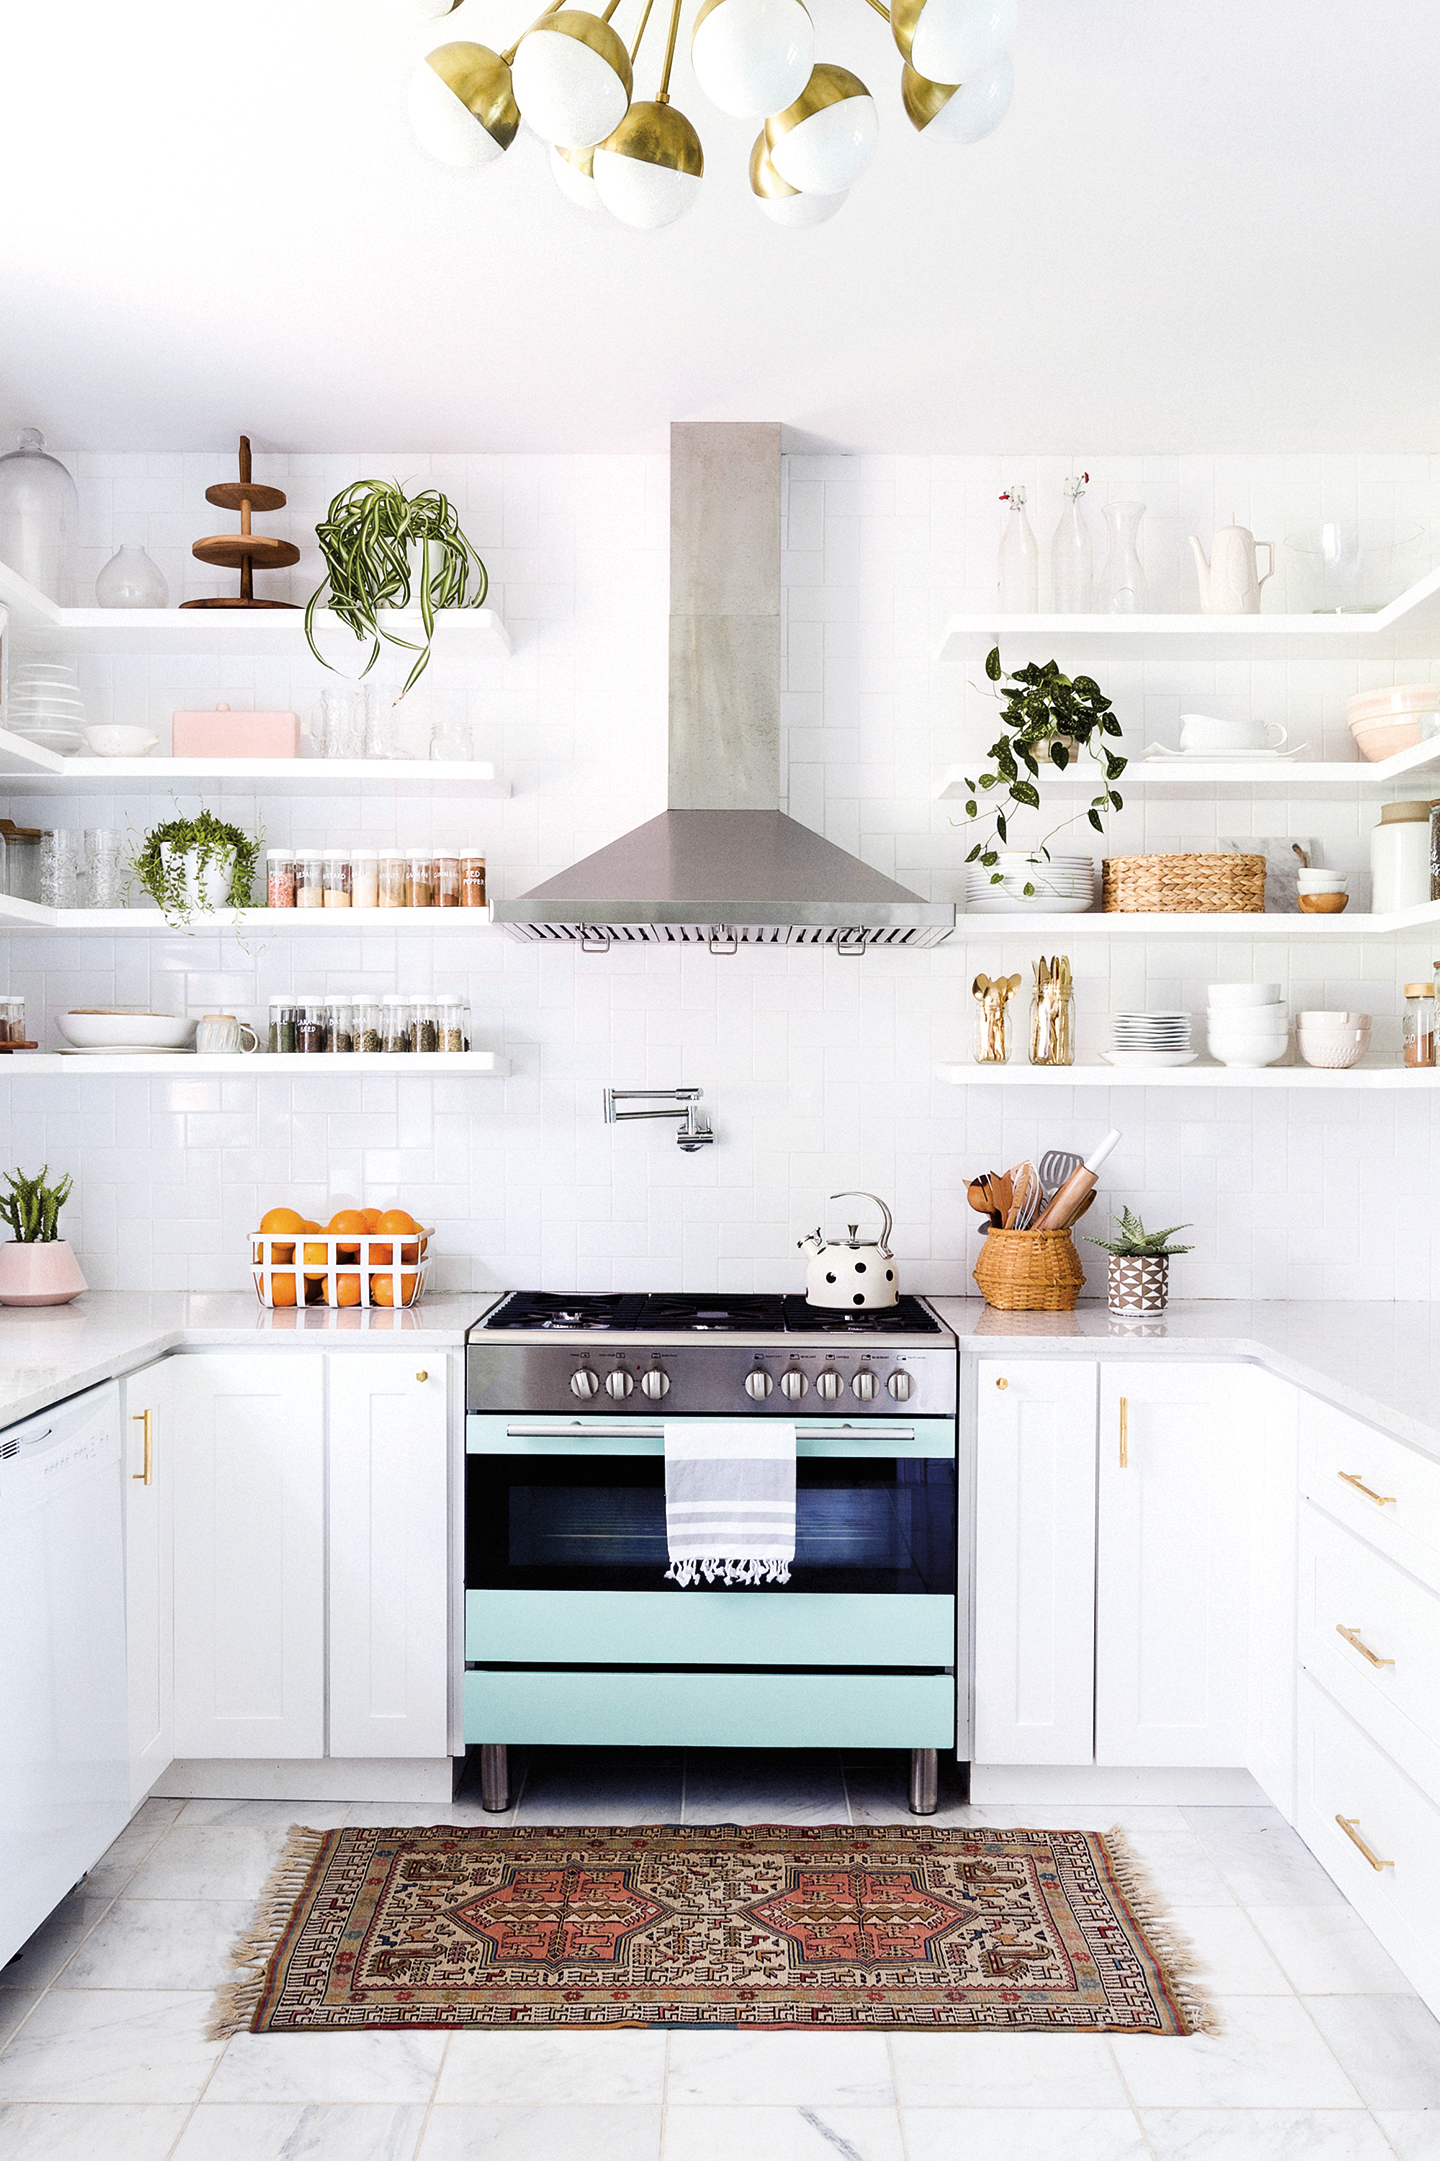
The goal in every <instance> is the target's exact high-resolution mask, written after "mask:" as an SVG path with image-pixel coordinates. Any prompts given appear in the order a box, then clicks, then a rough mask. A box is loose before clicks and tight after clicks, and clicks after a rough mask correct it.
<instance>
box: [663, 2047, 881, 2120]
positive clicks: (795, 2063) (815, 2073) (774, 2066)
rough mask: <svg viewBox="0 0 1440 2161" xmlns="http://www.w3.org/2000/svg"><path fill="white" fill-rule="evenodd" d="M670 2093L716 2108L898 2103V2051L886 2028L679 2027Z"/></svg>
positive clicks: (674, 2099) (673, 2099) (672, 2098)
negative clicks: (893, 2072) (893, 2053)
mask: <svg viewBox="0 0 1440 2161" xmlns="http://www.w3.org/2000/svg"><path fill="white" fill-rule="evenodd" d="M665 2092H666V2099H667V2101H668V2102H669V2103H670V2105H671V2106H672V2107H673V2106H674V2105H675V2104H676V2103H677V2102H684V2103H690V2102H694V2103H702V2102H708V2103H710V2104H711V2105H712V2106H714V2105H719V2104H723V2103H726V2102H735V2101H745V2102H752V2103H755V2104H756V2105H760V2104H765V2105H771V2104H774V2105H780V2106H783V2105H786V2104H793V2105H794V2106H797V2107H799V2106H801V2105H803V2104H810V2103H813V2104H814V2105H815V2106H816V2107H822V2108H828V2107H831V2106H839V2105H841V2104H843V2105H845V2106H847V2107H850V2108H891V2107H893V2106H894V2102H895V2089H894V2086H893V2084H892V2082H891V2076H890V2055H889V2050H888V2049H887V2047H886V2045H885V2036H884V2035H883V2034H879V2033H684V2032H682V2033H673V2034H672V2035H671V2036H670V2071H669V2078H668V2080H667V2083H666V2089H665Z"/></svg>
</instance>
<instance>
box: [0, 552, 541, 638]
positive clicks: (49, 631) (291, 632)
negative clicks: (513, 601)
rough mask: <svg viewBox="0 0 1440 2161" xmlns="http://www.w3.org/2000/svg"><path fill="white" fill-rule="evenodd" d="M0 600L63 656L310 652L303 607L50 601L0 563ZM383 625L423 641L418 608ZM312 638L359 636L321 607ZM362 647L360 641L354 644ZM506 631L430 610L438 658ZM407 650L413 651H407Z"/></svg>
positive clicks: (20, 633) (25, 630)
mask: <svg viewBox="0 0 1440 2161" xmlns="http://www.w3.org/2000/svg"><path fill="white" fill-rule="evenodd" d="M0 606H4V607H7V608H8V609H9V610H10V628H11V631H12V633H13V635H14V638H15V643H16V645H17V646H20V647H22V648H23V649H24V651H25V652H27V653H41V654H44V653H50V654H55V655H57V656H58V657H60V658H62V659H68V658H69V657H70V656H71V655H72V654H76V653H175V654H185V653H218V654H222V655H235V654H249V655H254V656H255V657H257V658H259V657H265V658H278V657H285V656H287V655H288V656H289V657H290V658H292V659H295V660H302V659H306V658H313V656H312V655H311V653H310V648H309V646H308V645H307V644H306V642H305V610H304V609H303V608H57V607H56V605H55V603H54V601H53V600H50V599H47V597H46V595H45V594H44V593H42V592H40V591H38V590H37V588H36V587H35V586H33V585H28V584H27V583H26V581H25V580H24V579H23V578H21V577H19V576H17V574H16V573H15V572H14V571H13V570H11V569H10V567H9V565H8V564H5V563H0ZM382 620H383V621H384V624H385V627H386V629H387V630H390V631H392V632H393V633H394V635H395V636H396V637H399V638H406V639H409V640H410V641H411V642H412V643H423V640H424V626H423V625H422V623H421V621H420V610H419V609H418V608H394V609H385V610H383V611H382ZM315 638H316V643H317V644H318V645H320V646H321V648H322V649H323V650H324V651H326V652H327V653H328V652H329V651H331V649H332V648H333V650H334V651H335V652H336V653H337V654H346V655H353V654H354V652H355V650H356V647H357V643H359V641H357V640H356V638H355V637H354V636H353V635H352V633H351V632H350V631H349V630H348V629H347V628H346V626H345V625H344V624H343V623H342V622H341V621H340V619H339V617H338V616H336V615H334V614H332V613H331V611H330V609H328V608H317V609H316V611H315ZM365 649H366V648H365V646H364V645H363V644H361V645H360V650H362V651H364V650H365ZM509 651H510V633H509V631H508V630H507V629H506V628H505V624H504V621H503V619H502V617H501V616H499V615H498V614H497V613H496V611H495V609H494V608H442V609H439V610H437V612H436V616H435V641H434V652H435V657H436V659H437V660H440V659H455V658H463V659H475V658H478V657H480V656H482V655H483V656H485V657H486V658H490V659H504V657H505V656H506V654H508V653H509ZM412 657H413V656H412Z"/></svg>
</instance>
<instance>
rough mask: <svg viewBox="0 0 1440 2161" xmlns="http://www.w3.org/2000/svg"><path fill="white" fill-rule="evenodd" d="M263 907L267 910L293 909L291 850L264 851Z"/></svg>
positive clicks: (293, 853) (292, 856)
mask: <svg viewBox="0 0 1440 2161" xmlns="http://www.w3.org/2000/svg"><path fill="white" fill-rule="evenodd" d="M265 905H266V906H267V908H293V907H294V905H295V851H294V849H293V848H267V849H266V850H265Z"/></svg>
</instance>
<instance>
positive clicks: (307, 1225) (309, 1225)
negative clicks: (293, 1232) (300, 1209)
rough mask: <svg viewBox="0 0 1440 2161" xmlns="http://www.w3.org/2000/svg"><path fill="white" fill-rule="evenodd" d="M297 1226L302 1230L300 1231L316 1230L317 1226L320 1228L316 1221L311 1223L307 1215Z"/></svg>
mask: <svg viewBox="0 0 1440 2161" xmlns="http://www.w3.org/2000/svg"><path fill="white" fill-rule="evenodd" d="M298 1228H299V1229H300V1230H302V1231H318V1230H319V1228H320V1225H319V1224H318V1223H312V1222H311V1221H310V1218H309V1217H308V1216H307V1217H306V1218H305V1221H304V1222H303V1223H301V1224H300V1225H299V1226H298Z"/></svg>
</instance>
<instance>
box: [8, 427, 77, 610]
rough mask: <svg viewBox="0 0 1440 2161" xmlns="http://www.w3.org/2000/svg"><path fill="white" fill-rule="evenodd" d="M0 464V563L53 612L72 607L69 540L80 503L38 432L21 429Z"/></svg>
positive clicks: (71, 544)
mask: <svg viewBox="0 0 1440 2161" xmlns="http://www.w3.org/2000/svg"><path fill="white" fill-rule="evenodd" d="M15 441H16V444H17V446H18V447H17V448H16V449H14V450H12V451H11V452H10V453H9V454H8V456H6V457H3V458H0V562H3V563H6V564H8V565H9V567H10V569H11V570H14V571H18V572H19V574H20V576H21V577H22V578H24V579H25V581H26V583H27V584H29V585H34V586H38V587H39V589H40V591H41V592H42V593H44V594H45V595H46V596H47V598H48V599H50V600H53V601H54V602H55V603H56V605H57V606H58V607H61V608H70V607H73V606H74V604H75V539H76V533H77V530H78V528H79V523H80V498H79V496H78V495H77V493H76V491H75V483H74V481H73V480H72V479H71V478H70V475H69V474H68V473H67V472H66V470H65V468H64V466H63V465H62V464H61V463H60V460H59V459H58V458H52V457H51V456H50V455H49V453H48V452H47V451H46V448H45V438H44V436H43V435H42V434H41V433H40V430H39V429H38V428H22V429H21V430H20V432H19V434H18V435H17V436H16V438H15Z"/></svg>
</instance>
